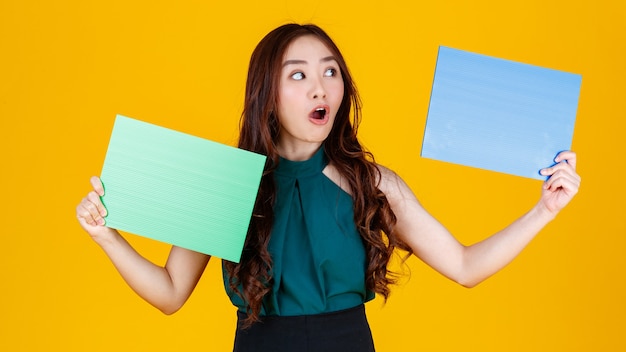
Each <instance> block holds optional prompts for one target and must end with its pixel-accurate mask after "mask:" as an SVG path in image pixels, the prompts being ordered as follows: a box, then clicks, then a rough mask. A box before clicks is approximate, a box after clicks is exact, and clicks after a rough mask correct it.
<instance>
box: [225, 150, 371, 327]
mask: <svg viewBox="0 0 626 352" xmlns="http://www.w3.org/2000/svg"><path fill="white" fill-rule="evenodd" d="M327 164H328V160H327V158H326V156H325V154H324V148H323V147H322V148H320V149H319V150H318V151H317V152H316V153H315V154H314V155H313V157H312V158H311V159H309V160H306V161H290V160H287V159H283V158H281V159H280V162H279V164H278V168H277V169H276V170H275V171H274V180H275V183H276V196H277V197H276V203H275V205H274V227H273V229H272V234H271V238H270V242H269V245H268V250H269V252H270V254H271V256H272V260H273V266H272V277H273V280H274V282H273V286H272V290H271V292H270V293H268V294H267V295H266V296H265V298H264V300H263V308H262V311H261V315H282V316H293V315H310V314H320V313H327V312H332V311H337V310H342V309H347V308H352V307H356V306H358V305H359V304H362V303H364V302H366V301H369V300H371V299H373V298H374V293H373V292H370V291H368V290H367V289H366V287H365V270H366V264H367V263H366V255H365V247H364V244H363V241H362V239H361V237H360V235H359V233H358V231H357V230H356V226H355V224H354V215H353V214H354V212H353V205H352V197H351V196H350V195H349V194H348V193H346V192H345V191H343V190H342V189H341V188H340V187H339V186H337V185H336V184H335V183H334V182H333V181H331V180H330V179H328V178H327V177H326V176H325V175H324V174H323V173H322V170H323V169H324V168H325V167H326V165H327ZM224 284H225V287H226V292H227V293H228V295H229V296H230V299H231V301H232V302H233V304H234V305H235V306H237V307H239V310H240V311H243V312H245V311H246V304H245V303H244V302H243V300H242V299H241V298H240V297H239V296H238V295H236V294H235V293H234V292H232V290H230V288H229V287H228V277H227V275H226V272H225V271H224Z"/></svg>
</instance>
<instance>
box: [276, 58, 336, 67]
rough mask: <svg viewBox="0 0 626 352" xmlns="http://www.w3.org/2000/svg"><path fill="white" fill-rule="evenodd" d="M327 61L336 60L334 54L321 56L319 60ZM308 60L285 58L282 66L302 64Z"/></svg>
mask: <svg viewBox="0 0 626 352" xmlns="http://www.w3.org/2000/svg"><path fill="white" fill-rule="evenodd" d="M328 61H337V59H336V58H335V57H334V56H326V57H324V58H322V59H321V60H320V62H328ZM307 63H308V61H306V60H297V59H294V60H285V62H283V67H285V66H287V65H302V64H307Z"/></svg>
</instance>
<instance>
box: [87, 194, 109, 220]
mask: <svg viewBox="0 0 626 352" xmlns="http://www.w3.org/2000/svg"><path fill="white" fill-rule="evenodd" d="M87 199H88V200H89V201H90V202H91V203H93V205H94V206H95V207H96V211H97V212H98V215H100V216H102V217H105V216H107V209H106V208H105V207H104V204H102V199H100V196H99V195H98V194H97V193H96V192H95V191H92V192H89V194H87Z"/></svg>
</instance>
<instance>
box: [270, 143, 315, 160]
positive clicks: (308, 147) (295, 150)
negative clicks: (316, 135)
mask: <svg viewBox="0 0 626 352" xmlns="http://www.w3.org/2000/svg"><path fill="white" fill-rule="evenodd" d="M321 146H322V143H306V144H299V145H297V146H296V145H282V144H279V145H277V148H278V154H279V155H280V156H281V157H283V158H285V159H287V160H291V161H303V160H309V159H311V157H312V156H313V154H315V152H317V151H318V150H319V149H320V147H321Z"/></svg>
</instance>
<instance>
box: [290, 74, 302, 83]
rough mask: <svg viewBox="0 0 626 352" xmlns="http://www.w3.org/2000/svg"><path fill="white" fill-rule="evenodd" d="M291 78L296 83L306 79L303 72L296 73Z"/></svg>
mask: <svg viewBox="0 0 626 352" xmlns="http://www.w3.org/2000/svg"><path fill="white" fill-rule="evenodd" d="M291 78H292V79H294V80H296V81H300V80H303V79H304V73H302V72H295V73H293V74H292V75H291Z"/></svg>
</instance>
